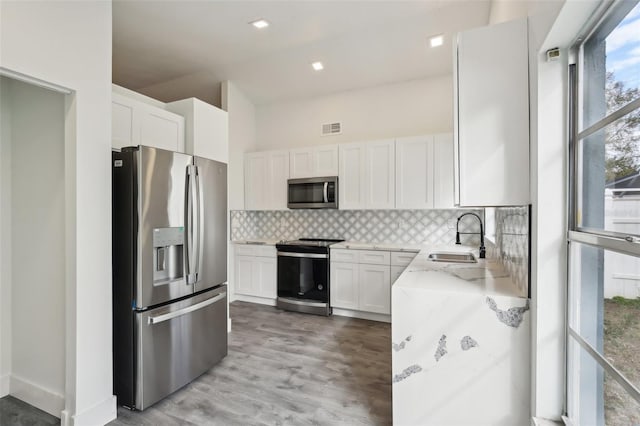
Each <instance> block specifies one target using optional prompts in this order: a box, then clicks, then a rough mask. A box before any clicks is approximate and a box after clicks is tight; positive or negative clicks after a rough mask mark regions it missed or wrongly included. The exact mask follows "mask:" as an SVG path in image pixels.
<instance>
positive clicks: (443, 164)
mask: <svg viewBox="0 0 640 426" xmlns="http://www.w3.org/2000/svg"><path fill="white" fill-rule="evenodd" d="M396 208H398V209H433V208H436V209H449V208H453V136H452V135H451V134H450V133H449V134H441V135H435V136H431V135H427V136H416V137H408V138H400V139H396Z"/></svg>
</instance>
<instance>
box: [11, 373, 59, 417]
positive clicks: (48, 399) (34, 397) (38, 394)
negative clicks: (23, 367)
mask: <svg viewBox="0 0 640 426" xmlns="http://www.w3.org/2000/svg"><path fill="white" fill-rule="evenodd" d="M9 394H10V395H12V396H14V397H16V398H17V399H19V400H21V401H24V402H26V403H28V404H31V405H33V406H34V407H36V408H39V409H41V410H42V411H45V412H47V413H49V414H51V415H52V416H55V417H58V418H59V417H60V413H61V412H62V410H63V409H64V395H61V394H59V393H56V392H52V391H50V390H48V389H44V388H42V387H40V385H37V384H35V383H32V382H30V381H28V380H25V379H23V378H21V377H17V376H16V375H15V374H11V375H10V377H9Z"/></svg>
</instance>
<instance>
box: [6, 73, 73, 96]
mask: <svg viewBox="0 0 640 426" xmlns="http://www.w3.org/2000/svg"><path fill="white" fill-rule="evenodd" d="M0 76H4V77H9V78H12V79H14V80H18V81H22V82H24V83H27V84H32V85H34V86H38V87H42V88H43V89H47V90H53V91H54V92H59V93H63V94H65V95H70V94H71V93H73V90H71V89H69V88H66V87H64V86H60V85H57V84H55V83H49V82H48V81H44V80H40V79H39V78H35V77H31V76H28V75H26V74H22V73H21V72H17V71H12V70H10V69H8V68H4V67H0Z"/></svg>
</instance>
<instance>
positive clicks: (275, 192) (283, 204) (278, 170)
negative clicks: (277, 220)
mask: <svg viewBox="0 0 640 426" xmlns="http://www.w3.org/2000/svg"><path fill="white" fill-rule="evenodd" d="M269 170H270V171H269V191H270V195H269V209H270V210H286V209H287V190H288V186H287V180H288V179H289V151H273V152H270V153H269Z"/></svg>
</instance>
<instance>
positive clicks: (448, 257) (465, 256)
mask: <svg viewBox="0 0 640 426" xmlns="http://www.w3.org/2000/svg"><path fill="white" fill-rule="evenodd" d="M428 259H429V260H431V261H432V262H450V263H478V261H477V260H476V257H475V256H474V255H473V254H472V253H451V252H443V251H441V252H435V253H431V254H429V258H428Z"/></svg>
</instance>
